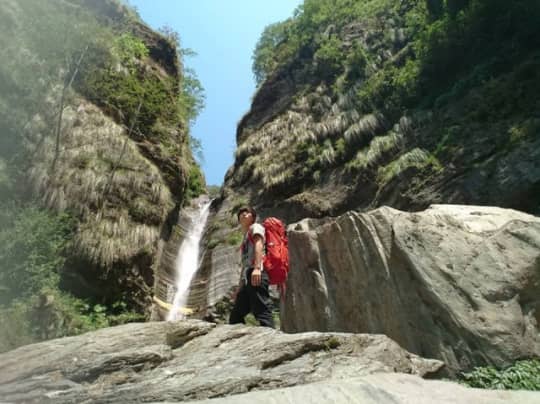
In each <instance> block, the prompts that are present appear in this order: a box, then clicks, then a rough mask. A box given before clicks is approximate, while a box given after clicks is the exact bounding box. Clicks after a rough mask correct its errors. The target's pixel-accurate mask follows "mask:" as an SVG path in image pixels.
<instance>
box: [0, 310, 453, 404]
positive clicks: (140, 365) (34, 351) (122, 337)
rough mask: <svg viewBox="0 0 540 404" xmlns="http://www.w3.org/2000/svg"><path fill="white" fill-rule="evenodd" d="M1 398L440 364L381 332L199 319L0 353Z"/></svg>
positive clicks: (429, 369) (219, 388) (152, 390)
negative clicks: (286, 328)
mask: <svg viewBox="0 0 540 404" xmlns="http://www.w3.org/2000/svg"><path fill="white" fill-rule="evenodd" d="M0 363H1V364H2V366H1V367H0V397H1V399H2V401H7V402H25V403H29V402H30V403H32V402H35V403H47V402H54V403H81V402H99V403H112V402H159V401H187V400H194V399H205V398H212V397H222V396H228V395H232V394H238V393H244V392H248V391H250V390H268V389H274V388H280V387H288V386H296V385H302V384H308V383H312V382H319V381H324V380H329V379H332V380H342V379H343V380H344V379H349V378H352V377H358V376H362V375H368V374H371V373H374V372H403V373H409V374H415V375H419V376H424V375H429V374H433V373H434V372H437V371H438V370H439V369H440V368H441V367H442V366H443V364H442V362H440V361H437V360H428V359H423V358H421V357H419V356H417V355H414V354H410V353H409V352H407V351H405V350H404V349H403V348H401V347H400V346H399V345H397V344H396V343H395V342H394V341H392V340H390V339H389V338H388V337H386V336H384V335H367V334H344V333H319V332H310V333H304V334H284V333H282V332H280V331H276V330H272V329H269V328H262V327H246V326H243V325H235V326H228V325H226V326H216V325H215V324H211V323H206V322H202V321H196V320H190V321H185V322H150V323H143V324H127V325H123V326H118V327H113V328H107V329H103V330H99V331H96V332H91V333H87V334H84V335H80V336H76V337H68V338H61V339H56V340H51V341H47V342H42V343H38V344H33V345H27V346H24V347H21V348H18V349H16V350H13V351H10V352H7V353H4V354H1V355H0Z"/></svg>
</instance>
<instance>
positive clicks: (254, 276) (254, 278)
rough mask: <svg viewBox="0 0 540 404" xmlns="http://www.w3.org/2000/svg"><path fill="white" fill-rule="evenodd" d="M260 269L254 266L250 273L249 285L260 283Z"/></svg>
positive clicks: (258, 284)
mask: <svg viewBox="0 0 540 404" xmlns="http://www.w3.org/2000/svg"><path fill="white" fill-rule="evenodd" d="M261 278H262V276H261V270H260V269H258V268H255V269H254V270H253V272H252V273H251V286H260V285H261Z"/></svg>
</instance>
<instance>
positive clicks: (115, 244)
mask: <svg viewBox="0 0 540 404" xmlns="http://www.w3.org/2000/svg"><path fill="white" fill-rule="evenodd" d="M78 103H79V106H78V107H77V108H75V107H68V108H67V109H66V111H65V113H64V120H63V126H62V128H63V132H62V140H61V150H60V157H59V159H58V162H57V165H56V170H55V171H54V172H52V170H51V166H52V159H53V155H54V146H55V145H54V139H52V137H47V138H45V141H44V142H43V143H42V144H41V146H40V147H39V149H38V151H37V153H36V154H35V157H34V161H33V165H32V167H31V169H30V170H29V176H30V180H31V183H32V186H33V190H34V192H35V194H36V195H39V196H40V197H41V199H42V201H43V202H44V203H45V204H46V205H47V206H48V207H50V208H52V209H55V210H57V211H64V210H70V211H73V212H75V213H76V214H77V215H78V216H79V217H80V227H79V231H78V233H77V235H76V240H75V246H76V248H77V250H78V251H77V252H78V253H80V254H82V255H83V256H86V257H88V258H89V259H90V260H91V261H92V262H94V263H96V264H99V265H103V266H106V267H110V266H111V265H113V264H114V263H115V262H117V261H119V260H120V261H122V260H127V259H129V258H130V257H132V256H133V255H135V254H137V253H138V252H140V251H143V250H149V249H150V250H151V249H153V248H154V247H153V246H155V244H156V242H157V240H158V235H159V231H158V228H157V227H156V224H157V223H160V222H161V223H162V222H163V221H164V220H165V217H166V215H167V212H168V211H170V209H172V207H173V201H172V197H171V193H170V191H169V189H168V187H167V186H166V185H165V183H164V181H163V179H162V177H161V174H160V172H159V170H158V169H157V168H156V167H155V166H154V165H153V164H152V163H150V162H149V161H148V160H147V159H146V158H145V157H144V156H142V154H141V153H140V152H139V150H138V148H137V146H136V145H135V143H134V142H133V141H132V140H130V139H128V138H127V134H126V131H125V129H124V128H122V127H121V126H119V125H117V124H116V123H114V122H113V121H112V120H111V119H109V118H107V117H105V116H104V115H103V114H102V113H101V111H100V110H99V109H98V108H96V107H95V106H93V105H90V104H87V103H84V102H82V101H80V100H78ZM126 140H127V143H126V149H125V152H124V155H123V158H122V161H118V158H119V156H120V155H121V152H122V149H123V147H124V143H125V142H126ZM29 146H30V150H32V149H33V148H35V145H29ZM32 147H33V148H32ZM113 167H115V168H116V170H114V171H113ZM132 211H133V212H139V214H137V215H135V216H133V215H132V214H131V212H132ZM141 212H143V213H145V214H147V215H148V216H149V217H151V218H152V220H146V218H145V217H144V215H141V214H140V213H141ZM148 222H150V223H154V224H153V225H150V224H149V223H148Z"/></svg>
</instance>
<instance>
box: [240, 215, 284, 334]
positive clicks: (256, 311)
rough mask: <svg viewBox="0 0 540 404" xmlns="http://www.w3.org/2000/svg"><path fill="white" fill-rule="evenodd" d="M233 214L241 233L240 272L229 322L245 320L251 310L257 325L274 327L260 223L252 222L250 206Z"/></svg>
mask: <svg viewBox="0 0 540 404" xmlns="http://www.w3.org/2000/svg"><path fill="white" fill-rule="evenodd" d="M237 217H238V222H239V223H240V227H241V228H242V232H243V233H244V239H243V241H242V246H241V254H242V272H241V275H240V285H239V286H238V289H237V292H236V298H235V302H234V307H233V309H232V311H231V316H230V318H229V323H230V324H238V323H245V321H244V317H245V316H246V315H247V314H248V313H252V314H253V315H254V316H255V318H256V319H257V321H259V324H260V325H262V326H265V327H271V328H274V320H273V318H272V299H271V298H270V293H269V291H268V285H269V279H268V273H267V272H266V271H265V270H264V268H263V257H264V243H265V238H264V237H265V236H264V227H263V226H262V225H260V224H258V223H255V220H256V219H257V213H256V212H255V209H253V208H252V207H249V206H245V207H243V208H240V209H239V210H238V213H237Z"/></svg>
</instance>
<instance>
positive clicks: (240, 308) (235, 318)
mask: <svg viewBox="0 0 540 404" xmlns="http://www.w3.org/2000/svg"><path fill="white" fill-rule="evenodd" d="M248 313H249V295H248V291H247V287H246V286H245V285H244V286H242V287H240V290H239V291H238V294H237V295H236V300H235V301H234V306H233V309H232V310H231V315H230V316H229V324H239V323H242V324H245V321H244V317H245V316H246V315H247V314H248Z"/></svg>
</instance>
